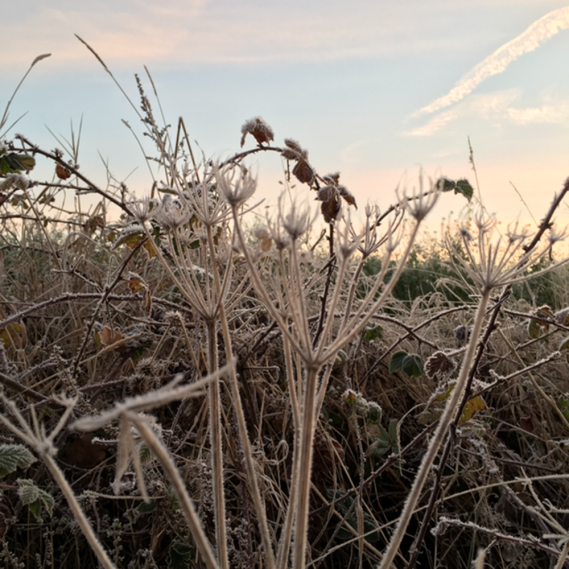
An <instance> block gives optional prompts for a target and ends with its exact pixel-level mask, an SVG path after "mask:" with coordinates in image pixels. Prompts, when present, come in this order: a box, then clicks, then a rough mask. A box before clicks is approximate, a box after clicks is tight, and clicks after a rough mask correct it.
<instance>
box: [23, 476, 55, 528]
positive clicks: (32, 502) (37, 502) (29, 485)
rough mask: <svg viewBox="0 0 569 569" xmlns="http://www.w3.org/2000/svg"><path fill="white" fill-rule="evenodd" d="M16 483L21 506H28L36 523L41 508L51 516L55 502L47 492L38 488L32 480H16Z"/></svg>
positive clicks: (39, 517) (38, 519)
mask: <svg viewBox="0 0 569 569" xmlns="http://www.w3.org/2000/svg"><path fill="white" fill-rule="evenodd" d="M16 482H17V483H18V496H20V500H22V504H24V506H28V509H29V510H30V512H31V513H32V515H33V516H34V518H36V520H37V521H38V522H39V521H41V508H42V506H43V507H44V508H45V510H46V511H47V513H48V514H49V515H50V516H51V514H52V513H53V507H54V506H55V500H54V499H53V496H52V495H51V494H49V492H46V491H45V490H42V489H41V488H38V487H37V486H36V485H35V484H34V481H33V480H29V479H24V478H18V480H16Z"/></svg>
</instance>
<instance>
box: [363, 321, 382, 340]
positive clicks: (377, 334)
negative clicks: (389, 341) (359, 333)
mask: <svg viewBox="0 0 569 569" xmlns="http://www.w3.org/2000/svg"><path fill="white" fill-rule="evenodd" d="M378 338H383V328H382V327H381V326H380V325H379V324H377V325H376V326H371V327H370V328H368V329H367V330H366V332H365V334H364V340H365V341H366V342H373V341H374V340H377V339H378Z"/></svg>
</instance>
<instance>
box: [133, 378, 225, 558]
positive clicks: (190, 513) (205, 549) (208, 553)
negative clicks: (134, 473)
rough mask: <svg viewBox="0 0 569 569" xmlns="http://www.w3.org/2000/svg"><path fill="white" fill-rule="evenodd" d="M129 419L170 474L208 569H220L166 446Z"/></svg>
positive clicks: (152, 433) (137, 422)
mask: <svg viewBox="0 0 569 569" xmlns="http://www.w3.org/2000/svg"><path fill="white" fill-rule="evenodd" d="M213 383H216V382H213ZM129 418H130V420H131V421H132V423H133V424H134V425H135V426H136V428H137V430H138V432H139V433H140V436H141V437H142V438H143V439H144V442H145V443H146V444H147V445H148V447H149V448H150V449H151V450H152V452H153V453H154V455H155V456H156V458H157V459H158V460H159V461H160V464H161V465H162V467H163V468H164V470H165V472H166V474H168V477H169V478H170V481H171V482H172V486H173V487H174V491H175V492H176V496H177V497H178V500H179V502H180V507H181V508H182V512H183V513H184V517H185V518H186V522H187V523H188V526H189V528H190V530H191V532H192V537H193V539H194V541H195V542H196V547H197V548H198V551H199V552H200V555H201V556H202V557H203V560H204V562H205V564H206V566H207V567H208V569H220V565H219V564H218V562H217V561H216V559H215V556H214V554H213V551H212V549H211V546H210V544H209V541H208V539H207V537H206V535H205V533H204V531H203V528H202V526H201V523H200V519H199V517H198V515H197V513H196V510H195V508H194V505H193V503H192V500H191V499H190V497H189V496H188V492H187V490H186V486H185V484H184V481H183V480H182V477H181V476H180V472H179V470H178V468H177V467H176V465H175V464H174V461H173V460H172V457H171V456H170V454H169V453H168V451H167V450H166V449H165V448H164V444H163V443H162V442H161V441H160V439H159V438H158V437H157V436H156V433H154V432H153V431H152V429H151V428H150V427H149V426H148V425H147V424H146V423H145V422H144V421H140V420H138V418H137V416H136V415H135V414H134V413H131V414H130V417H129Z"/></svg>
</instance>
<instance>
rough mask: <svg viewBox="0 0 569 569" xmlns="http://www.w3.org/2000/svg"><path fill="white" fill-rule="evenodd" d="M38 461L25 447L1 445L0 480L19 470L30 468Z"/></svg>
mask: <svg viewBox="0 0 569 569" xmlns="http://www.w3.org/2000/svg"><path fill="white" fill-rule="evenodd" d="M36 460H37V459H36V457H35V456H34V455H33V454H32V453H31V452H30V451H29V450H28V449H27V448H26V447H25V446H23V445H0V478H2V477H4V476H6V475H7V474H11V473H12V472H15V471H16V469H17V468H28V467H29V466H30V465H32V464H33V463H34V462H35V461H36Z"/></svg>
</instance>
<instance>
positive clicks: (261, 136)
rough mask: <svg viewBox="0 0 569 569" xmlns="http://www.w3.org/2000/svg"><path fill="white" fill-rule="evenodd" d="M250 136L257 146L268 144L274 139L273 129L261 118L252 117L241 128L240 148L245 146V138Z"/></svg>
mask: <svg viewBox="0 0 569 569" xmlns="http://www.w3.org/2000/svg"><path fill="white" fill-rule="evenodd" d="M248 134H251V135H252V136H253V138H254V139H255V140H256V141H257V144H258V145H259V146H263V144H268V143H269V142H271V141H273V140H274V139H275V134H274V132H273V129H272V128H271V127H270V126H269V125H268V124H267V123H266V122H265V121H264V120H263V119H262V118H261V117H254V118H252V119H249V120H248V121H246V122H245V124H244V125H243V126H242V127H241V135H242V136H241V146H243V145H244V144H245V137H246V136H247V135H248Z"/></svg>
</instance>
